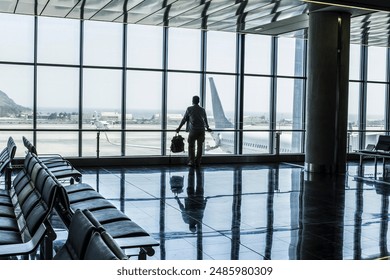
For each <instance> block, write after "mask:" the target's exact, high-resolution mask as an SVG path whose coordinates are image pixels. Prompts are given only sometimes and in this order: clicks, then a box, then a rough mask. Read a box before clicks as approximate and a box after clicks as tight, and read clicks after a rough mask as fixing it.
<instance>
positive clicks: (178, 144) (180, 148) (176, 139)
mask: <svg viewBox="0 0 390 280" xmlns="http://www.w3.org/2000/svg"><path fill="white" fill-rule="evenodd" d="M171 152H172V153H180V152H184V138H183V137H182V136H181V135H179V134H176V135H175V136H173V138H172V140H171Z"/></svg>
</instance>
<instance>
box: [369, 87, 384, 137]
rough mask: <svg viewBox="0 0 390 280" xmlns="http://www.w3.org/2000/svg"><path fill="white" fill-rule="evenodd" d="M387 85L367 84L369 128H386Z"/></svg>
mask: <svg viewBox="0 0 390 280" xmlns="http://www.w3.org/2000/svg"><path fill="white" fill-rule="evenodd" d="M385 101H386V85H385V84H376V83H368V84H367V121H366V126H367V130H384V123H385V107H386V105H385V104H386V103H385Z"/></svg>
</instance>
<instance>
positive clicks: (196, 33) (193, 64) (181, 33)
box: [168, 28, 201, 71]
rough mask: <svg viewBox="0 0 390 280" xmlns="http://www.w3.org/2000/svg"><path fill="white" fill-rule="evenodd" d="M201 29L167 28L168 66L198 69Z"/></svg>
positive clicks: (177, 68)
mask: <svg viewBox="0 0 390 280" xmlns="http://www.w3.org/2000/svg"><path fill="white" fill-rule="evenodd" d="M200 39H201V31H200V30H188V29H183V28H170V29H169V45H168V68H169V69H175V70H198V71H199V70H200V47H201V41H200Z"/></svg>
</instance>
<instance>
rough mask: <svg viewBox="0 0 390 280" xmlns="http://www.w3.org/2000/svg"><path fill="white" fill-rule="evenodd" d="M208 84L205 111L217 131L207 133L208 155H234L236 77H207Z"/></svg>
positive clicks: (211, 125)
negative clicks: (213, 87)
mask: <svg viewBox="0 0 390 280" xmlns="http://www.w3.org/2000/svg"><path fill="white" fill-rule="evenodd" d="M213 82H214V84H215V90H216V91H214V92H213V91H212V87H211V83H213ZM206 83H207V85H206V102H205V109H206V112H207V116H208V118H209V119H210V122H209V125H210V127H211V128H212V129H214V130H215V131H214V132H213V133H211V134H209V133H206V147H208V148H207V149H206V153H210V154H218V153H222V154H224V153H234V146H235V140H234V132H232V131H233V130H234V123H235V120H234V112H235V84H236V80H235V76H230V75H207V82H206ZM214 102H215V104H214ZM219 102H220V103H219ZM224 130H228V131H224Z"/></svg>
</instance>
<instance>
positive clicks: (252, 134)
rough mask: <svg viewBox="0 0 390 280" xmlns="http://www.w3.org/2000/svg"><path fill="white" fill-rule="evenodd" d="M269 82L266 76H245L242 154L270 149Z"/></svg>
mask: <svg viewBox="0 0 390 280" xmlns="http://www.w3.org/2000/svg"><path fill="white" fill-rule="evenodd" d="M270 82H271V79H270V78H268V77H267V78H264V77H245V82H244V84H245V92H244V120H243V121H244V129H245V132H244V136H243V142H244V143H243V153H244V154H256V153H269V151H270V146H269V139H270V137H269V136H270V133H269V129H270ZM251 130H264V131H251Z"/></svg>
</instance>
